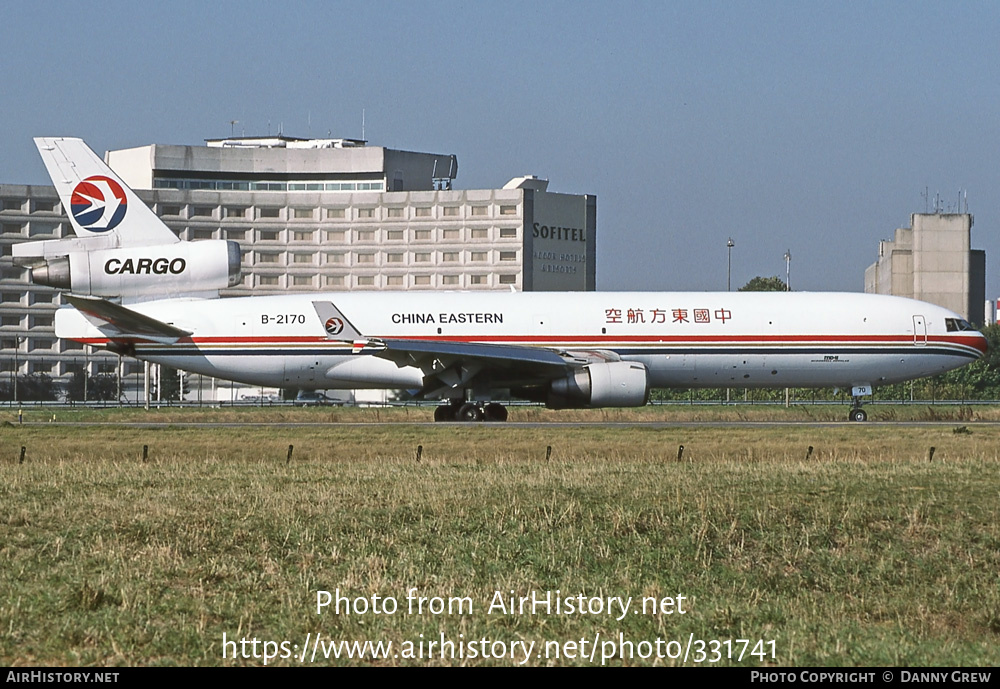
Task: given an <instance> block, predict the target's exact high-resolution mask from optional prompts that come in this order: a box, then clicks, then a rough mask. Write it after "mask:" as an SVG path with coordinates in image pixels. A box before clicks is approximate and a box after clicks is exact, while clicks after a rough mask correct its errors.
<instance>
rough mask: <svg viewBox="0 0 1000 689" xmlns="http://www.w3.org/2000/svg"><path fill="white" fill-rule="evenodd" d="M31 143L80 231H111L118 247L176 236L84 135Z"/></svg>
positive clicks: (81, 234) (80, 233)
mask: <svg viewBox="0 0 1000 689" xmlns="http://www.w3.org/2000/svg"><path fill="white" fill-rule="evenodd" d="M35 146H37V147H38V152H39V154H41V156H42V160H43V161H44V163H45V169H46V170H48V173H49V176H50V177H51V178H52V183H53V184H54V185H55V188H56V191H57V192H58V194H59V200H60V201H62V205H63V208H64V210H65V211H66V213H67V215H68V216H69V221H70V223H72V225H73V230H74V231H75V232H76V234H77V236H78V237H97V236H107V235H109V234H110V235H112V236H113V237H114V238H115V241H114V242H111V243H112V244H113V245H114V246H118V247H129V246H150V245H154V244H172V243H174V242H177V241H180V240H179V239H178V238H177V236H176V235H175V234H174V233H173V232H171V231H170V228H168V227H167V226H166V225H165V224H163V221H162V220H160V219H159V218H158V217H157V216H156V214H155V213H153V211H152V210H150V209H149V207H148V206H147V205H146V204H145V203H143V202H142V201H141V200H140V199H139V197H138V196H136V194H135V192H134V191H132V190H131V189H130V188H129V187H128V185H126V184H125V183H124V182H123V181H122V180H121V178H120V177H119V176H118V175H117V174H115V172H114V171H113V170H112V169H111V168H110V167H108V166H107V164H105V162H104V161H103V160H102V159H101V158H100V157H99V156H98V155H97V154H96V153H94V152H93V151H92V150H91V149H90V147H88V146H87V144H85V143H84V142H83V140H82V139H75V138H61V137H38V138H36V139H35Z"/></svg>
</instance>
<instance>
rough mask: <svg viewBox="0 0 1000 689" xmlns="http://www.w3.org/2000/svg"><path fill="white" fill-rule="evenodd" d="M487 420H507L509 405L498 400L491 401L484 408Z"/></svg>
mask: <svg viewBox="0 0 1000 689" xmlns="http://www.w3.org/2000/svg"><path fill="white" fill-rule="evenodd" d="M483 413H484V415H485V417H486V420H487V421H506V420H507V407H505V406H503V405H502V404H500V403H498V402H490V403H489V404H487V405H486V406H485V407H484V408H483Z"/></svg>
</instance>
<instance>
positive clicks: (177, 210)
mask: <svg viewBox="0 0 1000 689" xmlns="http://www.w3.org/2000/svg"><path fill="white" fill-rule="evenodd" d="M180 214H181V207H180V206H175V205H169V206H167V205H162V206H160V215H180Z"/></svg>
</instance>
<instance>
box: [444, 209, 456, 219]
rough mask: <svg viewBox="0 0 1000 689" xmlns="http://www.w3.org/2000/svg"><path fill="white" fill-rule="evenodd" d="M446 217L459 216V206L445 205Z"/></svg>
mask: <svg viewBox="0 0 1000 689" xmlns="http://www.w3.org/2000/svg"><path fill="white" fill-rule="evenodd" d="M444 217H446V218H457V217H458V206H445V207H444Z"/></svg>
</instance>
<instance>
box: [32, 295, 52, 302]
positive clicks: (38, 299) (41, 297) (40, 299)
mask: <svg viewBox="0 0 1000 689" xmlns="http://www.w3.org/2000/svg"><path fill="white" fill-rule="evenodd" d="M54 296H55V294H53V293H52V292H35V293H34V298H33V299H32V302H33V303H35V304H51V303H52V297H54Z"/></svg>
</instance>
